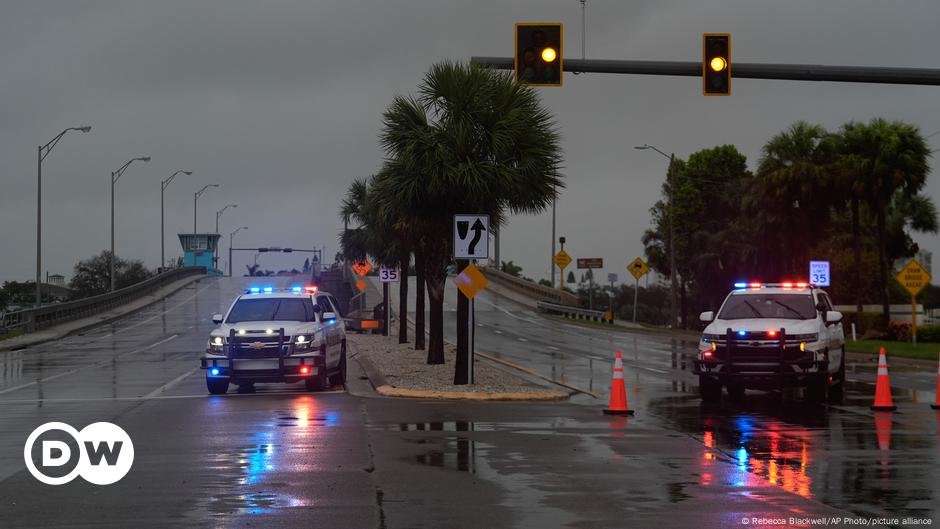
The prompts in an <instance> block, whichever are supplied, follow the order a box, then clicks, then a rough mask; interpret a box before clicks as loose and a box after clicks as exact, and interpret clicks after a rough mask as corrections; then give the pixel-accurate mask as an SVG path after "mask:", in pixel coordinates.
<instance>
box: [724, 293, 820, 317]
mask: <svg viewBox="0 0 940 529" xmlns="http://www.w3.org/2000/svg"><path fill="white" fill-rule="evenodd" d="M815 317H816V307H815V306H814V305H813V296H812V295H811V294H757V293H755V294H734V295H731V296H729V297H728V300H727V301H725V304H724V306H722V307H721V312H720V313H719V314H718V319H721V320H743V319H747V318H778V319H787V320H811V319H813V318H815Z"/></svg>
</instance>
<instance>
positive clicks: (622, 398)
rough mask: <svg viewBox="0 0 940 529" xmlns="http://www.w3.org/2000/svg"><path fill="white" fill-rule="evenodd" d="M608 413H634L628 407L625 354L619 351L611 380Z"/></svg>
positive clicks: (605, 411)
mask: <svg viewBox="0 0 940 529" xmlns="http://www.w3.org/2000/svg"><path fill="white" fill-rule="evenodd" d="M604 413H605V414H607V415H633V410H628V409H627V387H626V386H625V385H624V383H623V354H621V352H620V351H617V356H616V358H615V359H614V377H613V380H611V381H610V406H609V407H608V408H607V409H605V410H604Z"/></svg>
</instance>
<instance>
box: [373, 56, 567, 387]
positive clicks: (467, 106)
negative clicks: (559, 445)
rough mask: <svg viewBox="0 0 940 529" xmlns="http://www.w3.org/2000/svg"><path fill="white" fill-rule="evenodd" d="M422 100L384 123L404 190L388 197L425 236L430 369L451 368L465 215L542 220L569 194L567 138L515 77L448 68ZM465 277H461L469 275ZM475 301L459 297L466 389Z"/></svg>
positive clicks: (405, 103)
mask: <svg viewBox="0 0 940 529" xmlns="http://www.w3.org/2000/svg"><path fill="white" fill-rule="evenodd" d="M418 93H419V95H418V96H417V98H414V97H408V98H406V97H396V98H395V99H394V100H393V101H392V103H391V104H390V105H389V107H388V109H387V110H386V112H385V115H384V119H383V127H382V133H381V141H382V145H383V146H384V147H385V149H386V152H387V155H388V158H389V160H388V164H390V165H391V168H390V169H391V170H390V171H389V172H390V174H392V175H393V178H394V182H395V185H393V186H389V187H390V192H391V193H392V196H390V197H388V198H389V199H390V200H393V201H394V202H395V203H396V204H398V205H399V206H400V207H401V208H402V209H403V210H405V211H408V212H409V213H410V215H411V216H412V218H413V220H415V221H416V222H415V223H416V224H417V225H420V226H421V227H422V228H423V230H422V231H423V233H424V237H425V241H426V243H425V247H424V254H425V255H424V256H423V261H424V262H423V263H419V266H424V268H425V273H426V276H427V286H428V295H429V298H430V302H431V320H430V331H431V340H430V342H429V350H428V359H429V362H431V363H442V362H443V360H444V357H443V345H444V344H443V296H444V269H445V267H446V266H447V264H448V262H449V260H450V255H451V242H452V241H451V240H450V238H451V224H452V222H453V215H454V214H457V213H467V212H474V213H481V214H488V215H489V216H490V223H491V226H492V227H493V228H494V229H499V228H500V227H501V226H502V224H503V223H504V219H505V216H506V213H507V212H512V213H538V212H541V211H543V210H544V209H545V208H546V207H547V206H548V205H549V204H551V202H552V200H553V199H554V198H555V197H556V194H557V190H558V189H559V188H561V187H562V186H563V183H562V181H561V179H560V177H559V176H558V172H557V169H558V167H559V165H560V162H561V155H560V151H559V145H558V134H557V132H556V130H555V125H554V123H553V121H552V118H551V115H550V114H549V112H548V111H547V110H545V109H544V108H543V107H542V106H541V103H540V101H539V98H538V95H537V94H536V92H535V91H534V90H533V89H532V88H530V87H528V86H526V85H524V84H520V83H517V82H516V81H515V80H514V79H513V77H512V76H511V75H510V74H507V73H505V72H499V71H496V70H491V69H487V68H483V67H480V66H477V65H465V64H458V63H451V62H442V63H438V64H435V65H434V66H432V67H431V69H430V71H429V72H428V73H427V75H426V76H425V78H424V80H423V81H422V83H421V84H420V86H419V89H418ZM460 268H462V267H460ZM468 308H469V305H468V300H467V299H466V298H465V297H464V296H463V295H462V294H460V295H458V300H457V311H458V315H457V318H458V322H461V323H462V324H460V323H458V325H457V329H458V335H457V338H458V340H457V341H458V356H457V362H456V365H455V377H454V382H455V383H457V384H461V383H466V382H467V380H466V373H467V362H468V354H467V334H466V333H467V331H466V322H467V317H468V315H469V312H468Z"/></svg>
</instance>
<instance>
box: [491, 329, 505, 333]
mask: <svg viewBox="0 0 940 529" xmlns="http://www.w3.org/2000/svg"><path fill="white" fill-rule="evenodd" d="M493 332H495V333H496V334H503V331H501V330H499V329H493Z"/></svg>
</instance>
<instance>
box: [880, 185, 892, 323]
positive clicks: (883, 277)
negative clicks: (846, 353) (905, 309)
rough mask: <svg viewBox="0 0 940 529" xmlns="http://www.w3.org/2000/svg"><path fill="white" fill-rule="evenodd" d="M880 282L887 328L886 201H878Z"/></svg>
mask: <svg viewBox="0 0 940 529" xmlns="http://www.w3.org/2000/svg"><path fill="white" fill-rule="evenodd" d="M877 207H878V213H877V217H878V282H879V288H880V290H881V318H882V322H883V323H884V326H885V328H886V329H887V328H888V323H889V322H890V320H891V307H890V306H889V305H890V303H891V300H890V297H889V294H888V251H887V246H886V244H887V241H886V240H885V239H886V235H885V231H886V230H885V209H887V205H886V204H885V203H884V200H879V201H878V205H877Z"/></svg>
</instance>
